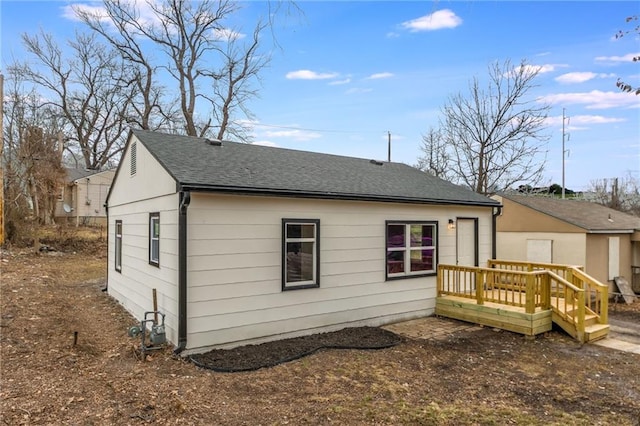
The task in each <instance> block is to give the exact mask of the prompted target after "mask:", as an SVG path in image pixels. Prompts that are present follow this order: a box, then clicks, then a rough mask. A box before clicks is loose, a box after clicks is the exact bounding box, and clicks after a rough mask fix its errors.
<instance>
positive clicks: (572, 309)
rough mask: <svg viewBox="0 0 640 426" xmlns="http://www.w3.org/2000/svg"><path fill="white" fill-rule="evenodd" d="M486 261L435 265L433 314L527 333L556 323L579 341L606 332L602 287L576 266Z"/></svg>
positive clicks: (604, 289)
mask: <svg viewBox="0 0 640 426" xmlns="http://www.w3.org/2000/svg"><path fill="white" fill-rule="evenodd" d="M490 262H492V264H490V266H492V268H475V267H464V266H453V265H440V266H439V267H438V297H437V299H436V310H435V313H436V315H440V316H444V317H448V318H454V319H458V320H462V321H467V322H472V323H476V324H482V325H485V326H489V327H496V328H500V329H504V330H509V331H513V332H516V333H520V334H524V335H527V336H535V335H537V334H540V333H544V332H547V331H549V330H551V328H552V327H553V324H554V323H556V324H558V325H559V326H560V327H561V328H562V329H564V330H565V331H566V332H567V333H569V334H570V335H571V336H573V337H574V338H576V339H577V340H579V341H581V342H589V341H593V340H597V339H601V338H603V337H606V335H607V334H608V332H609V325H608V324H607V287H606V286H604V285H602V284H600V283H598V282H597V281H595V280H594V279H593V278H591V277H589V276H588V275H586V274H585V273H584V272H583V271H582V270H581V269H580V268H577V267H573V266H567V265H555V264H553V265H546V264H532V263H524V262H508V261H496V260H492V261H490ZM503 268H504V269H503Z"/></svg>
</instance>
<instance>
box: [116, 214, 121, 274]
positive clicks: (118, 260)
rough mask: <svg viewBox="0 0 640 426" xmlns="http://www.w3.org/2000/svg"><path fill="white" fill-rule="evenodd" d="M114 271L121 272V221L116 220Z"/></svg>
mask: <svg viewBox="0 0 640 426" xmlns="http://www.w3.org/2000/svg"><path fill="white" fill-rule="evenodd" d="M115 261H116V271H118V272H122V221H121V220H116V250H115Z"/></svg>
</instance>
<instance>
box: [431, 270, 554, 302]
mask: <svg viewBox="0 0 640 426" xmlns="http://www.w3.org/2000/svg"><path fill="white" fill-rule="evenodd" d="M545 274H546V272H544V271H537V272H523V271H515V270H503V269H494V268H478V267H470V266H457V265H442V264H441V265H439V266H438V295H451V296H458V297H464V298H467V299H474V300H475V301H476V303H477V304H479V305H483V304H484V303H485V302H493V303H500V304H503V305H509V306H518V307H522V308H525V312H527V313H534V312H535V310H536V308H543V309H548V308H549V292H548V291H547V287H548V286H546V285H545Z"/></svg>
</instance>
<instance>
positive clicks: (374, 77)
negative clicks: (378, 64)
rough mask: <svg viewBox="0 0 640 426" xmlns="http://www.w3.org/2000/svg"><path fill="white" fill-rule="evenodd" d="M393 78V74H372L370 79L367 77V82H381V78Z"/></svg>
mask: <svg viewBox="0 0 640 426" xmlns="http://www.w3.org/2000/svg"><path fill="white" fill-rule="evenodd" d="M390 77H393V73H390V72H378V73H375V74H371V75H370V76H369V77H367V78H366V79H367V80H379V79H381V78H390Z"/></svg>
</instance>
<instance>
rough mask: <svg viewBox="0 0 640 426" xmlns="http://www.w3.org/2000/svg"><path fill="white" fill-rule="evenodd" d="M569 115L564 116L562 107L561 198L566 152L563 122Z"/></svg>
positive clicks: (563, 192)
mask: <svg viewBox="0 0 640 426" xmlns="http://www.w3.org/2000/svg"><path fill="white" fill-rule="evenodd" d="M568 119H569V117H566V118H565V116H564V108H562V199H563V200H564V194H565V190H564V188H565V186H564V156H565V154H566V152H567V151H566V150H565V149H564V142H565V133H564V122H565V120H568Z"/></svg>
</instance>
